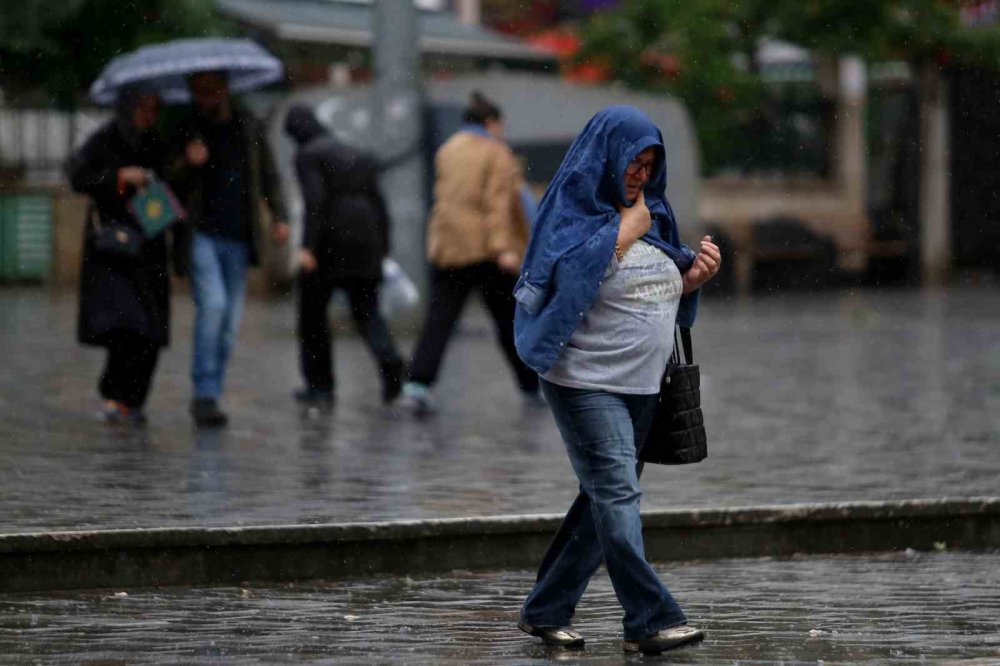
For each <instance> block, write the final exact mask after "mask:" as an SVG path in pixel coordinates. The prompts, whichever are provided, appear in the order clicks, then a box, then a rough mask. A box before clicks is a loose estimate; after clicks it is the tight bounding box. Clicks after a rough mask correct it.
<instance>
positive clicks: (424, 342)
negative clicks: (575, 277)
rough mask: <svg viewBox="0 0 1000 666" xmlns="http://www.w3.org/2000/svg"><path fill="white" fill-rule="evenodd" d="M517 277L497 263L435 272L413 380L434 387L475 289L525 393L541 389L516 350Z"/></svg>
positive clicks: (536, 377) (411, 366)
mask: <svg viewBox="0 0 1000 666" xmlns="http://www.w3.org/2000/svg"><path fill="white" fill-rule="evenodd" d="M516 282H517V277H516V276H513V275H508V274H507V273H504V272H503V271H501V270H500V268H499V267H497V265H496V264H495V263H493V262H483V263H479V264H473V265H471V266H464V267H462V268H454V269H437V268H435V269H432V271H431V298H430V304H429V305H428V311H427V319H426V321H425V322H424V328H423V331H422V332H421V334H420V341H419V342H418V343H417V349H416V353H415V354H414V356H413V362H412V363H411V365H410V380H411V381H414V382H419V383H421V384H427V385H428V386H429V385H431V384H433V383H434V382H435V381H436V380H437V376H438V371H439V370H440V368H441V361H442V359H443V358H444V352H445V348H446V347H447V345H448V339H449V338H450V337H451V334H452V331H454V330H455V324H456V323H457V322H458V318H459V316H460V315H461V314H462V308H463V307H464V306H465V301H466V299H467V298H468V296H469V292H471V291H472V290H473V289H474V288H475V289H478V290H479V291H480V293H482V295H483V300H484V301H485V303H486V308H487V310H489V313H490V315H491V316H492V317H493V323H494V324H495V326H496V332H497V340H498V341H499V343H500V347H501V349H503V353H504V356H505V357H506V359H507V363H508V364H510V367H511V368H512V369H513V370H514V374H515V376H516V377H517V385H518V386H519V387H520V388H521V390H522V391H528V392H532V393H533V392H535V391H537V390H538V375H537V373H535V371H534V370H532V369H531V368H529V367H528V366H526V365H525V364H524V361H522V360H521V358H520V357H519V356H518V355H517V349H516V348H515V347H514V306H515V301H514V294H513V291H514V284H515V283H516Z"/></svg>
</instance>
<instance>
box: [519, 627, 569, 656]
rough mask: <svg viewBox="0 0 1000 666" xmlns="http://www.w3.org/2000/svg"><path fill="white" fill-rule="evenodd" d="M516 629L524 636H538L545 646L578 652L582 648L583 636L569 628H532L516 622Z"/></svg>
mask: <svg viewBox="0 0 1000 666" xmlns="http://www.w3.org/2000/svg"><path fill="white" fill-rule="evenodd" d="M517 628H518V629H520V630H521V631H523V632H524V633H526V634H531V635H532V636H538V637H539V638H541V639H542V642H543V643H545V644H546V645H551V646H553V647H563V648H568V649H571V650H578V649H580V648H582V647H583V636H581V635H580V634H579V633H578V632H576V631H573V630H572V629H570V628H569V627H533V626H531V625H530V624H525V623H524V622H518V623H517Z"/></svg>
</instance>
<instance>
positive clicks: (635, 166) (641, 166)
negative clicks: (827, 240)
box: [625, 160, 656, 178]
mask: <svg viewBox="0 0 1000 666" xmlns="http://www.w3.org/2000/svg"><path fill="white" fill-rule="evenodd" d="M655 168H656V163H655V162H640V161H639V160H632V161H631V162H629V163H628V166H627V167H625V173H626V174H628V175H629V176H638V175H639V172H640V171H645V172H646V175H647V176H649V177H650V178H652V177H653V169H655Z"/></svg>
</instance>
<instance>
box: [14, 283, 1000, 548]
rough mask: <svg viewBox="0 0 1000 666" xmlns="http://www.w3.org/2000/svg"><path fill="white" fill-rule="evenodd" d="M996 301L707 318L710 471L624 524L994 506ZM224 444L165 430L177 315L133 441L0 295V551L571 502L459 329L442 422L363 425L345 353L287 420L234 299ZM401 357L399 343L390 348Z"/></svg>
mask: <svg viewBox="0 0 1000 666" xmlns="http://www.w3.org/2000/svg"><path fill="white" fill-rule="evenodd" d="M997 297H998V293H997V291H996V290H995V289H988V288H982V289H967V290H957V291H950V292H914V291H892V292H860V293H823V294H815V295H807V294H798V295H787V296H773V297H769V298H758V299H751V300H746V301H733V300H727V299H721V298H717V299H714V298H708V299H706V301H705V303H703V309H702V313H701V316H700V319H699V323H698V328H697V330H696V336H695V346H696V355H697V360H698V361H699V363H700V364H701V365H702V372H703V381H704V386H703V401H704V404H705V416H706V421H707V427H708V431H709V435H710V439H711V443H710V457H709V459H708V460H706V461H705V462H704V463H701V464H699V465H694V466H689V467H685V468H662V467H661V468H653V467H651V468H650V469H648V471H647V473H646V475H645V476H644V479H643V480H644V483H643V486H644V491H645V496H644V499H643V502H644V506H645V507H647V508H678V507H711V506H738V505H748V504H766V503H791V502H803V501H840V500H865V499H870V500H879V499H901V498H917V497H941V496H969V495H992V494H996V489H997V481H996V480H997V478H998V477H1000V456H998V455H997V453H996V452H997V450H998V447H1000V308H997V307H996V304H997ZM248 305H249V307H248V310H247V313H246V317H245V320H244V325H243V329H242V333H241V338H240V340H239V343H238V345H237V347H236V351H235V355H234V358H233V362H232V372H231V377H230V382H229V389H228V393H227V395H226V399H225V403H226V406H227V407H228V409H229V410H230V411H231V414H232V416H233V423H232V425H231V427H229V428H228V429H226V430H224V431H215V432H197V431H195V430H194V429H193V428H192V426H191V423H190V420H189V418H188V415H187V412H186V409H187V403H188V399H189V391H190V388H189V386H190V383H189V380H188V376H187V367H188V363H189V360H190V346H189V345H190V321H191V307H190V304H189V302H188V298H187V296H185V295H183V294H181V295H178V296H177V297H176V298H175V299H174V324H175V325H174V331H173V346H172V347H170V348H169V349H168V350H167V351H166V352H165V354H164V356H163V358H162V360H161V366H160V369H159V374H158V376H157V378H156V383H155V386H154V390H153V394H152V399H151V403H150V405H149V414H150V419H151V422H150V425H149V426H148V427H147V428H146V429H143V430H135V431H128V430H125V431H122V430H114V429H109V428H107V427H105V426H103V425H102V424H100V423H98V422H97V421H96V419H95V417H94V413H95V411H96V409H97V406H98V403H97V398H96V395H95V389H94V385H95V382H96V377H97V375H98V373H99V372H100V368H101V364H102V362H103V353H102V351H100V350H95V349H88V348H83V347H80V346H78V345H77V344H76V343H75V342H74V325H75V312H76V309H75V295H73V294H71V293H67V292H62V293H58V292H52V291H48V290H45V289H30V288H21V289H9V288H5V289H3V290H0V349H3V352H4V354H3V356H4V367H3V372H2V373H0V479H2V483H0V532H25V531H37V530H44V529H86V528H108V527H146V526H179V525H247V524H255V525H261V524H274V523H315V522H344V521H358V520H363V521H367V520H386V519H397V518H424V517H448V516H467V515H494V514H508V513H551V512H558V511H562V510H564V509H565V508H566V506H568V504H569V502H570V501H571V499H572V496H573V495H574V494H575V490H576V489H575V485H576V484H575V482H574V477H573V474H572V470H571V469H570V466H569V463H568V461H567V459H566V455H565V453H564V452H563V450H562V444H561V441H560V439H559V436H558V433H557V432H556V429H555V426H554V424H553V422H552V417H551V415H550V414H549V413H548V412H547V411H546V410H544V409H542V410H539V409H532V408H529V407H526V406H525V405H522V403H521V401H520V398H519V396H518V395H517V393H516V391H515V390H514V386H513V381H512V378H511V375H510V373H509V371H508V370H507V368H506V367H505V366H504V364H503V362H502V360H501V357H500V353H499V351H498V349H497V347H496V345H495V344H494V341H493V335H492V331H490V329H489V326H488V324H487V321H486V320H485V318H484V317H482V315H481V313H477V312H476V311H472V312H469V313H468V315H469V316H468V317H467V318H466V321H465V323H464V326H463V329H462V331H461V333H460V334H459V335H458V336H457V337H456V338H455V340H454V345H453V348H451V349H450V350H449V354H448V356H447V358H446V361H445V368H444V372H443V376H442V380H441V383H440V394H441V395H440V397H441V405H442V413H441V414H439V415H438V416H437V417H435V418H432V419H429V420H426V421H416V420H414V419H412V418H409V417H408V416H407V415H405V414H402V413H400V412H398V411H395V410H393V409H386V408H382V407H381V406H379V405H378V404H377V400H376V399H375V396H376V395H377V391H378V384H377V379H376V375H375V373H374V372H373V368H374V366H373V363H372V361H371V359H370V358H369V357H368V354H367V353H366V351H365V349H364V347H363V345H362V344H361V342H360V341H359V340H358V338H356V337H355V336H353V335H344V334H342V335H340V338H339V339H338V341H337V344H336V351H337V364H338V373H339V382H340V387H339V396H338V397H339V400H338V405H337V407H336V410H335V411H334V412H333V413H332V414H330V415H321V416H320V417H319V418H311V417H310V416H309V415H304V414H303V413H301V412H300V411H298V410H297V408H296V407H295V406H294V404H293V401H292V400H291V391H292V389H293V388H295V387H296V386H297V385H298V382H299V379H298V371H297V364H296V351H295V344H294V334H293V331H294V314H293V310H292V306H291V303H289V302H287V301H263V300H257V301H252V302H250V303H249V304H248ZM401 333H402V336H401V343H402V345H403V346H404V348H407V349H408V348H409V347H410V346H412V343H413V339H412V334H413V331H410V330H405V331H402V332H401Z"/></svg>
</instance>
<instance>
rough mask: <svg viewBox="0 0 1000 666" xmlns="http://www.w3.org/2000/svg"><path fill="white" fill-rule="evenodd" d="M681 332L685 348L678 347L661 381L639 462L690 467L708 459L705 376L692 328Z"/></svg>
mask: <svg viewBox="0 0 1000 666" xmlns="http://www.w3.org/2000/svg"><path fill="white" fill-rule="evenodd" d="M677 330H678V331H679V333H680V342H681V345H678V344H675V345H674V353H673V356H672V357H671V359H670V363H668V364H667V369H666V371H664V373H663V379H662V380H661V382H660V395H659V401H658V402H657V405H656V415H655V416H654V417H653V424H652V426H651V427H650V429H649V434H648V435H646V441H645V442H643V445H642V448H641V449H640V450H639V460H642V461H643V462H649V463H657V464H660V465H688V464H690V463H696V462H701V461H702V460H704V459H705V458H706V457H707V456H708V438H707V436H706V435H705V417H704V415H703V414H702V412H701V373H700V372H699V370H698V366H697V365H694V363H693V362H692V361H693V360H694V357H693V353H692V349H691V329H689V328H683V327H678V328H677ZM681 347H683V351H684V358H683V359H681V357H680V348H681Z"/></svg>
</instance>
